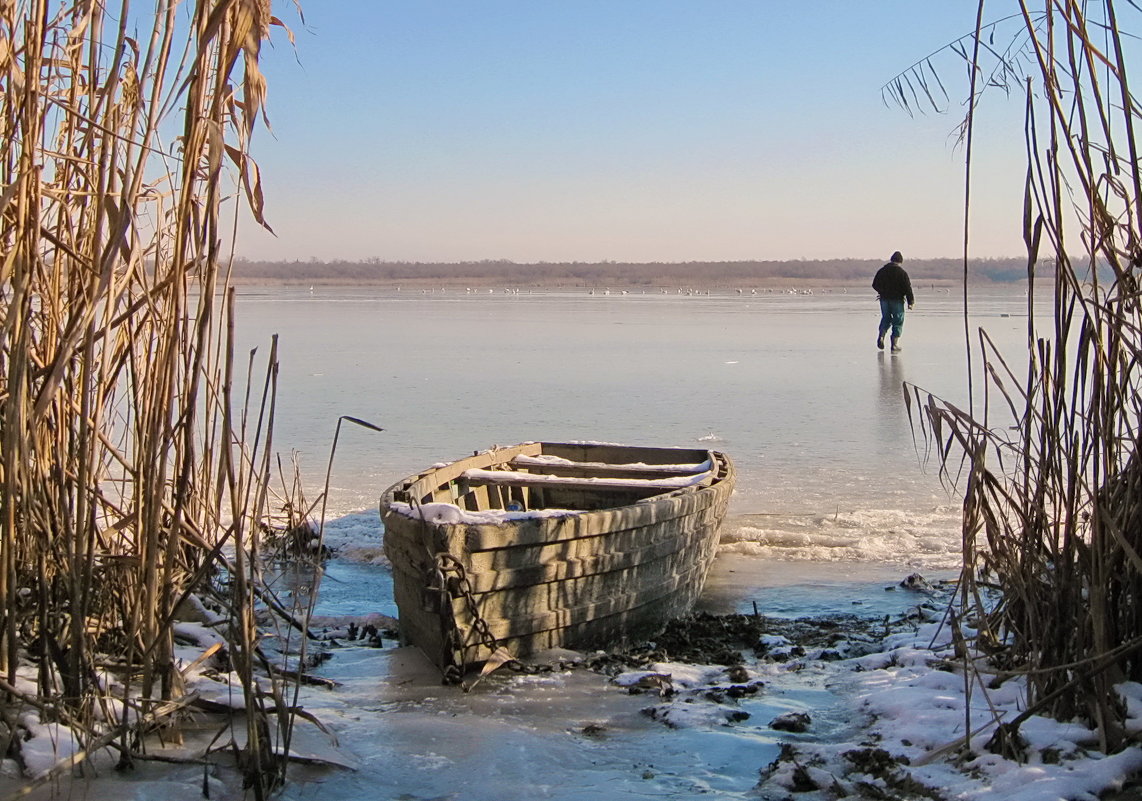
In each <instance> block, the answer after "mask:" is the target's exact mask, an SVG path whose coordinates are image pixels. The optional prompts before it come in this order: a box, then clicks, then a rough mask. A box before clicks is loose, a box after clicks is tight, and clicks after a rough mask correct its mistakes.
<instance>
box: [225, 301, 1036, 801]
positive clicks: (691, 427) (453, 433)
mask: <svg viewBox="0 0 1142 801" xmlns="http://www.w3.org/2000/svg"><path fill="white" fill-rule="evenodd" d="M916 289H917V306H916V309H915V310H913V311H912V312H910V313H909V315H908V318H907V322H906V325H905V335H904V338H903V340H902V344H903V346H904V349H903V351H902V352H901V353H898V354H891V353H888V352H883V351H878V350H877V349H876V347H875V344H874V341H875V336H876V325H877V322H878V315H879V311H878V304H877V303H876V299H875V296H874V295H873V293H872V292H871V290H863V289H849V290H847V291H846V290H843V289H835V290H833V291H824V290H820V289H817V290H815V291H814V292H813V294H788V293H782V292H776V291H771V292H765V291H762V290H759V291H758V293H757V294H753V293H751V291H750V290H745V291H744V292H742V293H738V292H736V291H732V290H731V291H725V290H722V291H720V292H719V291H711V292H710V293H709V294H704V293H694V294H689V293H679V292H677V291H673V290H672V291H669V292H667V293H662V292H661V291H660V290H648V291H647V292H646V293H642V292H637V291H636V292H631V293H630V294H621V293H619V292H611V293H610V294H603V292H602V291H601V290H597V291H596V292H595V293H594V294H589V293H588V292H587V291H586V290H584V291H581V292H571V291H561V292H540V291H528V290H526V289H524V290H521V291H519V292H518V293H517V292H515V291H508V290H503V289H501V290H495V291H492V292H488V291H487V290H486V289H485V290H480V291H478V292H465V291H464V290H459V291H456V290H449V291H446V292H445V291H441V290H436V291H432V292H422V291H421V290H419V289H418V290H413V291H409V290H407V289H406V290H404V291H397V290H394V289H372V288H358V287H353V288H327V287H317V288H315V289H313V290H310V289H308V288H286V289H277V288H275V289H253V288H249V289H245V290H243V291H242V292H241V293H240V295H239V310H238V311H239V320H240V324H241V337H242V340H243V343H244V344H245V345H248V346H250V347H253V346H261V347H263V348H264V347H265V346H266V345H268V342H269V337H270V336H271V335H272V334H275V333H276V334H279V335H280V343H279V352H280V359H281V372H280V381H279V388H280V396H279V400H278V411H277V422H276V426H275V441H276V443H277V447H278V448H279V449H289V448H292V449H295V450H296V451H297V452H298V458H299V462H300V464H301V468H302V471H303V474H304V475H305V476H306V480H307V484H308V486H309V490H308V492H309V495H310V497H311V499H313V498H316V497H317V494H318V493H319V491H320V486H321V481H322V479H323V477H324V474H325V469H326V463H327V460H328V459H329V455H330V448H331V444H332V439H333V435H334V430H335V427H336V425H337V420H338V418H339V417H340V416H342V415H350V416H353V417H358V418H361V419H364V420H367V421H369V422H371V423H373V424H375V425H378V426H381V427H383V428H384V429H385V430H384V431H383V432H381V433H377V432H373V431H369V430H366V429H363V428H359V427H356V426H353V425H351V424H346V425H344V426H343V428H342V430H341V436H340V439H339V442H338V446H337V449H336V454H335V459H334V462H333V470H332V480H331V486H330V496H329V512H330V513H329V520H328V522H327V524H326V529H325V533H326V540H327V542H328V543H329V544H331V545H332V546H333V547H334V548H335V549H336V550H337V553H338V555H337V557H336V558H334V559H333V560H332V562H331V563H330V564H329V569H328V572H327V575H326V578H325V580H324V582H323V586H322V587H321V589H320V594H319V603H318V610H317V611H318V613H319V614H322V615H327V616H330V617H331V618H333V619H336V618H339V617H361V616H364V615H367V614H371V613H376V612H380V613H383V614H388V615H395V614H396V610H395V608H394V606H393V604H392V601H391V590H390V584H389V579H388V571H387V568H386V566H385V564H384V560H383V556H382V555H381V547H380V544H381V537H382V532H381V528H380V524H379V522H378V520H377V513H376V498H377V497H378V496H379V494H380V493H381V491H382V490H383V489H384V488H385V487H387V486H388V485H389V484H391V483H393V482H395V481H397V480H399V479H400V478H402V477H404V476H406V475H409V474H412V473H414V472H418V471H420V470H421V469H423V468H425V467H427V466H429V465H432V464H434V463H437V462H441V461H448V460H451V459H454V458H457V457H459V456H461V455H465V454H467V453H469V452H471V451H473V450H477V449H482V448H486V447H488V446H491V445H493V444H505V445H506V444H512V443H515V442H520V441H526V440H542V439H551V440H602V441H612V442H623V443H631V444H649V445H667V446H668V445H677V446H684V447H694V446H698V445H708V446H709V447H711V448H716V449H719V450H723V451H726V452H727V453H729V454H730V456H731V457H732V458H733V459H734V460H735V462H736V464H737V468H738V477H739V478H738V482H739V483H738V488H737V491H736V493H735V496H734V498H733V500H732V502H731V509H730V519H729V520H728V521H727V524H726V526H725V529H724V532H723V541H722V546H721V550H720V552H719V556H718V560H717V563H716V565H715V568H714V575H713V576H712V577H711V580H710V583H709V586H708V588H707V593H706V596H705V597H704V598H703V599H702V602H701V604H702V606H703V607H704V608H707V609H711V610H715V611H721V612H726V611H734V610H737V611H752V609H753V608H754V606H755V605H756V607H757V608H758V609H760V610H761V611H762V612H763V613H764V614H767V615H777V616H791V617H792V616H802V615H809V614H820V613H835V612H838V611H844V612H851V611H857V612H858V613H861V614H867V615H870V616H876V617H883V616H884V615H891V614H897V613H899V612H901V611H903V610H904V609H906V608H907V607H908V605H909V604H914V603H915V602H916V601H915V599H914V598H909V597H905V596H906V595H907V594H905V593H899V592H896V593H886V592H884V588H885V586H893V585H895V583H896V582H897V581H899V580H900V579H901V578H903V577H904V576H906V575H908V574H910V573H913V572H920V573H922V574H924V575H925V576H928V577H933V578H938V577H942V576H945V575H951V574H953V573H954V571H955V569H956V567H957V565H958V555H959V537H958V522H959V520H958V508H959V506H958V499H957V496H956V494H955V490H954V487H950V485H949V484H948V482H946V481H945V482H942V481H941V480H940V476H939V470H938V465H937V464H936V463H935V462H927V461H926V459H925V455H924V454H925V450H926V448H925V444H924V440H923V436H922V434H921V433H920V431H919V429H918V428H917V426H916V424H915V420H916V417H915V415H916V408H915V406H913V407H912V408H911V412H910V410H909V406H908V405H907V404H906V403H905V400H904V398H905V392H904V389H903V387H904V386H905V385H906V384H907V385H911V386H917V387H921V388H923V390H926V391H931V392H933V393H935V394H936V395H938V396H940V397H941V398H943V399H945V400H947V401H950V402H953V403H956V404H957V405H959V406H961V407H963V408H966V407H967V405H968V390H967V383H968V382H967V373H968V369H967V356H966V347H965V325H964V319H963V312H962V296H961V294H960V291H959V290H952V291H950V292H949V291H948V290H944V289H938V288H932V287H924V286H917V287H916ZM981 326H982V327H984V328H985V329H986V330H987V332H988V334H989V335H990V336H991V337H992V338H993V339H994V340H995V341H996V343H997V344H998V345H999V347H1000V348H1001V350H1003V352H1005V353H1007V354H1010V355H1011V359H1012V363H1013V365H1020V364H1022V363H1023V360H1022V356H1021V354H1023V353H1025V352H1026V344H1025V343H1026V337H1027V298H1026V296H1025V293H1024V291H1023V290H1022V289H1017V288H998V289H987V290H978V291H973V293H972V300H971V315H970V318H969V323H968V328H969V330H970V331H971V336H972V341H973V342H975V341H976V336H977V335H976V330H977V329H978V328H979V327H981ZM262 352H263V353H264V352H265V351H264V350H263V351H262ZM973 360H974V362H975V365H974V366H975V370H976V371H977V372H978V371H979V356H978V354H977V355H975V356H973ZM1016 369H1017V370H1018V367H1016ZM979 380H980V379H979V378H978V377H977V379H976V381H977V389H976V394H977V395H979V394H981V393H980V390H979V387H980V384H979V383H978V382H979ZM980 403H981V400H980V398H978V397H977V398H976V405H977V407H979V405H980ZM387 645H391V643H390V644H387ZM323 670H324V672H325V674H326V675H328V676H330V677H331V678H334V679H336V680H338V681H340V682H341V683H342V686H341V688H340V689H339V690H337V691H333V692H326V693H324V694H320V693H319V694H316V695H312V696H311V697H309V699H308V700H307V703H306V708H307V709H309V710H310V711H311V712H313V713H315V714H316V715H318V717H320V718H322V719H323V720H324V721H325V722H326V723H327V724H328V725H330V726H331V727H332V729H333V730H335V731H337V732H338V736H339V738H340V739H339V742H340V747H339V750H338V753H339V754H340V757H338V758H340V759H343V760H345V761H346V762H348V763H350V764H352V765H353V767H354V769H353V770H345V771H340V772H338V771H334V772H332V773H329V772H323V771H322V770H316V771H312V772H307V769H303V771H302V773H301V774H299V776H298V778H299V779H303V780H301V781H298V782H297V783H296V784H294V785H293V786H292V787H291V788H290V789H289V790H288V791H287V794H286V797H287V798H290V799H307V798H323V799H326V798H403V799H437V798H448V799H485V798H488V799H490V798H496V799H516V798H518V799H535V798H557V799H577V798H599V797H608V798H698V797H702V798H710V797H718V798H739V797H749V796H750V793H751V788H753V786H754V784H755V783H756V781H757V772H758V770H759V769H760V768H762V767H764V765H765V764H767V763H768V762H770V761H771V760H772V759H773V758H774V757H776V755H777V751H778V747H779V746H778V743H779V742H780V740H781V739H782V737H784V738H785V739H788V735H787V734H785V735H782V733H779V732H774V731H772V730H771V729H770V728H769V727H768V725H767V724H768V721H770V720H771V719H772V718H773V717H775V716H776V715H778V714H780V713H782V712H785V711H791V710H794V711H795V710H806V711H808V710H812V711H813V714H814V716H815V721H816V723H815V726H817V727H824V729H826V730H832V731H834V732H836V733H837V734H838V736H839V734H840V733H841V732H842V731H843V730H844V729H845V727H846V726H848V725H850V723H851V721H850V720H848V718H846V717H845V714H846V713H845V712H844V711H843V710H844V705H843V703H840V702H839V701H838V699H837V698H836V697H835V696H834V695H833V691H832V689H831V685H830V683H829V680H828V678H827V676H826V674H824V673H821V674H818V673H816V672H815V671H814V670H812V669H810V670H806V671H803V672H801V673H796V674H785V675H784V676H783V677H782V678H780V679H777V678H774V679H773V684H771V685H770V687H769V689H768V690H767V692H766V693H765V694H764V697H758V698H756V699H753V700H751V701H749V703H748V704H745V705H744V706H745V707H748V711H749V714H750V718H749V720H747V721H745V722H744V723H736V724H734V725H728V724H727V722H726V721H725V720H724V719H708V720H707V719H702V718H701V717H696V718H694V719H692V720H689V721H688V722H686V723H685V724H684V725H682V726H680V727H679V728H676V729H672V728H669V727H667V726H665V725H663V724H662V723H661V722H657V721H654V720H651V719H649V718H648V717H647V716H646V715H645V714H640V711H641V709H643V708H645V707H646V705H647V701H646V699H645V697H641V696H631V695H627V694H625V693H622V692H617V691H616V690H615V688H614V687H612V686H609V685H608V684H607V683H606V681H605V680H604V679H603V678H601V677H599V676H595V675H593V674H585V673H581V672H574V673H570V674H554V675H550V676H545V677H534V678H528V677H522V676H517V675H509V676H505V677H493V679H491V680H489V681H488V682H487V683H486V684H483V685H480V686H479V687H478V688H477V689H476V690H475V691H474V692H472V693H468V694H463V693H460V692H459V691H458V690H455V689H452V688H442V687H440V686H439V685H438V683H437V677H436V676H435V675H433V674H432V673H431V672H430V671H429V670H427V669H426V667H425V666H424V664H423V663H422V662H420V661H419V660H418V658H417V655H416V654H415V653H413V652H410V650H409V649H395V648H391V647H386V648H384V649H381V650H377V649H366V648H360V647H348V648H345V649H343V650H341V651H336V652H335V653H334V656H333V658H332V659H331V660H329V661H328V662H327V663H326V664H325V666H324V668H323ZM596 727H597V730H598V731H601V732H604V733H605V734H603V735H602V736H595V735H590V736H589V735H587V734H584V732H586V731H592V732H593V731H596Z"/></svg>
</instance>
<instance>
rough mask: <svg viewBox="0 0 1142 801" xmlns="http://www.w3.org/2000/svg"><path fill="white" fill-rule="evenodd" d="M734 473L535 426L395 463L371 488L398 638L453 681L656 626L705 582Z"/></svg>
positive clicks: (682, 452)
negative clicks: (492, 442)
mask: <svg viewBox="0 0 1142 801" xmlns="http://www.w3.org/2000/svg"><path fill="white" fill-rule="evenodd" d="M734 479H735V473H734V466H733V463H732V462H731V461H730V459H729V458H728V457H727V456H726V455H725V454H722V453H718V452H716V451H707V450H688V449H676V448H643V447H630V446H624V445H606V444H593V443H547V442H544V443H540V442H530V443H525V444H522V445H516V446H513V447H507V448H500V447H496V448H493V449H491V450H488V451H481V452H477V453H476V454H475V455H473V456H471V457H468V458H466V459H461V460H459V461H456V462H452V463H450V464H447V465H439V466H436V467H433V468H432V469H430V470H428V471H426V472H424V473H420V474H419V475H415V476H411V477H409V478H406V479H404V480H403V481H400V482H398V483H397V484H395V485H393V486H392V487H390V488H389V489H388V490H386V491H385V493H384V495H383V496H382V497H381V502H380V510H381V517H382V519H383V521H384V524H385V535H384V546H385V553H386V555H387V556H388V558H389V561H390V562H391V563H392V566H393V583H394V592H395V596H396V603H397V608H398V610H399V614H400V633H401V639H402V641H403V642H404V643H406V644H412V645H416V646H418V647H419V648H420V649H421V650H422V651H423V652H424V653H425V654H426V655H427V656H428V657H429V659H430V660H432V662H434V663H435V664H436V665H437V666H438V667H439V668H440V670H441V671H442V672H443V673H444V677H445V679H446V680H448V681H459V680H460V679H461V678H462V676H463V674H464V673H465V672H466V671H468V670H469V669H471V668H473V667H476V666H478V665H480V664H482V663H485V662H488V663H491V662H495V663H497V664H498V663H499V662H502V661H504V660H506V659H508V658H509V657H511V658H518V657H523V656H526V655H528V654H530V653H534V652H536V651H542V650H545V649H548V648H556V647H562V648H572V649H579V650H585V649H596V648H605V647H608V646H612V645H619V644H622V643H625V642H635V641H638V640H639V639H645V638H647V637H650V636H653V634H655V633H656V632H657V631H659V630H661V628H662V627H663V626H664V625H665V624H666V623H667V622H668V621H669V620H670V619H672V618H675V617H678V616H680V615H682V614H685V613H686V612H687V611H688V610H689V609H690V607H691V606H692V604H693V603H694V601H695V600H696V599H697V598H698V596H699V594H701V592H702V587H703V585H704V584H705V581H706V574H707V572H708V571H709V568H710V565H711V564H712V562H713V559H714V554H715V551H716V548H717V541H718V529H719V526H720V525H721V522H722V519H723V517H724V516H725V513H726V508H727V506H728V504H729V498H730V494H731V493H732V492H733V487H734Z"/></svg>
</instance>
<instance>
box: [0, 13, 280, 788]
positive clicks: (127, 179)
mask: <svg viewBox="0 0 1142 801" xmlns="http://www.w3.org/2000/svg"><path fill="white" fill-rule="evenodd" d="M271 25H280V22H279V21H278V20H276V19H274V18H272V17H271V16H270V15H269V4H268V3H266V2H259V1H258V0H209V1H208V2H201V3H195V4H188V5H180V4H177V3H170V4H168V3H156V4H155V5H154V7H153V9H152V11H151V12H150V15H149V16H148V15H147V14H146V13H144V12H141V11H140V10H138V9H135V8H132V7H131V5H130V4H129V3H128V2H126V0H123V2H120V3H119V4H100V3H91V2H48V0H19V1H17V0H0V92H2V100H3V102H2V103H0V187H3V190H2V192H0V218H2V229H0V448H2V453H0V678H2V679H3V680H4V688H5V689H6V690H7V692H6V693H5V695H4V696H3V698H0V704H3V702H4V701H5V700H6V701H7V702H8V703H12V702H14V701H17V700H32V701H35V702H38V703H40V704H41V705H42V707H43V709H44V712H43V714H45V715H51V714H54V715H58V716H59V717H60V718H61V719H63V720H65V721H68V722H69V723H72V724H73V725H74V726H75V727H76V728H77V730H79V731H86V732H88V733H89V735H90V744H91V745H94V744H96V743H100V742H103V741H104V740H113V741H115V740H117V742H118V747H119V748H120V750H121V753H122V754H123V755H124V760H129V759H131V758H133V756H135V755H137V747H138V741H137V738H136V736H135V735H136V733H137V732H138V731H139V730H140V729H141V728H142V727H144V726H150V725H152V724H153V723H154V722H155V721H156V720H159V719H160V718H161V720H162V721H163V722H165V724H166V725H168V726H173V723H172V721H173V718H172V717H171V713H172V712H173V711H174V710H175V709H177V708H178V707H179V705H180V702H181V700H182V698H183V686H182V674H181V673H180V671H179V669H178V667H177V665H176V663H175V659H174V652H173V646H174V641H173V636H172V627H171V622H172V620H173V617H174V615H175V610H176V608H177V607H178V604H179V603H180V602H181V601H182V600H183V599H185V598H186V597H187V596H188V595H189V594H190V593H192V592H194V591H195V590H197V589H199V588H200V587H201V586H202V585H203V583H204V581H205V580H206V579H207V578H209V577H210V576H211V575H212V574H214V573H216V572H217V571H218V570H219V569H229V570H230V571H232V572H231V574H230V575H231V578H232V579H233V584H232V586H231V588H230V591H229V594H228V595H227V596H226V597H225V598H223V600H224V601H225V603H226V604H227V605H228V606H229V607H230V612H231V613H232V615H233V617H234V620H235V625H234V630H233V631H232V632H231V633H230V635H229V638H230V642H231V646H230V653H229V659H230V661H231V664H232V666H233V667H234V668H235V670H236V671H237V672H238V673H239V674H240V675H241V676H242V678H243V682H244V685H245V692H246V695H247V699H246V700H247V704H248V707H249V708H250V709H262V710H263V711H265V710H268V709H271V708H275V707H276V708H277V709H279V710H284V709H285V705H284V704H282V703H280V698H273V697H270V698H269V700H268V701H267V700H266V698H265V697H264V694H263V692H262V691H261V690H260V689H259V688H258V686H257V684H256V681H255V677H254V670H255V666H256V662H257V656H256V641H257V634H256V632H255V629H254V620H253V612H254V603H255V598H256V595H257V590H256V587H255V586H253V585H254V584H255V583H256V569H255V568H254V567H253V566H252V564H253V562H252V560H253V561H256V558H257V532H258V530H259V529H258V527H259V525H260V523H261V520H262V519H263V517H264V516H265V514H266V511H267V503H268V499H267V487H268V485H269V479H270V466H271V465H270V458H269V454H270V446H271V441H270V432H271V431H272V418H273V399H274V396H275V393H274V389H275V387H274V384H275V376H276V348H275V349H274V350H271V353H270V355H269V358H268V359H267V361H266V363H265V368H264V369H265V371H266V379H265V386H264V389H263V392H262V394H261V397H258V398H255V399H253V400H251V399H250V398H248V397H246V398H242V397H234V387H235V385H236V383H237V384H240V383H241V382H242V380H243V377H242V376H241V375H238V376H236V375H235V372H236V367H235V363H234V358H233V347H234V297H233V294H232V293H231V292H229V291H228V290H227V273H228V266H227V265H228V260H229V258H230V254H228V253H227V252H226V251H225V250H224V245H223V243H224V241H225V240H226V232H225V229H224V224H225V223H224V221H225V219H226V218H227V216H226V214H225V213H224V207H225V206H226V205H227V204H231V205H232V204H233V199H232V198H231V197H229V195H230V194H233V191H234V189H240V191H241V192H242V194H243V195H244V196H245V199H246V204H247V205H248V206H249V208H250V209H251V211H252V212H253V215H254V217H255V219H257V220H259V221H262V222H263V223H264V220H263V217H262V214H263V201H262V193H261V186H260V179H259V174H258V170H257V167H256V165H255V164H254V162H253V161H252V160H251V158H250V157H249V155H248V148H249V144H250V137H251V134H252V132H253V130H254V128H255V125H256V122H257V120H258V118H259V115H260V114H261V113H262V110H263V107H264V103H265V96H266V82H265V79H264V77H263V76H262V74H261V72H260V71H259V69H258V56H259V48H260V46H261V43H262V41H263V39H264V38H265V37H266V36H267V35H268V32H269V30H270V26H271ZM136 29H138V30H141V31H143V33H144V35H145V38H144V37H139V38H138V39H136V38H133V33H132V31H134V30H136ZM259 369H261V368H259ZM250 378H251V376H247V377H246V379H245V380H246V381H247V383H249V382H250V381H249V379H250ZM251 411H253V412H256V417H255V419H250V414H251ZM224 550H227V551H230V552H232V553H233V554H234V557H233V558H234V561H233V563H232V564H230V563H228V562H227V561H226V560H224V559H223V558H222V555H221V554H222V553H223V551H224ZM223 566H226V567H223ZM108 654H114V655H116V657H117V659H116V672H117V673H118V674H119V675H120V676H122V677H125V678H127V679H131V680H126V681H124V686H125V687H127V688H128V689H126V690H123V691H122V694H121V697H120V698H119V700H120V701H121V702H122V703H123V705H124V706H123V708H124V709H126V710H127V712H126V713H125V714H124V715H122V716H120V715H119V714H118V713H116V712H115V709H116V707H115V705H114V704H112V703H110V700H111V699H110V698H109V694H110V692H111V691H110V690H109V688H108V686H107V683H106V682H105V681H104V680H103V678H102V673H101V665H102V664H104V663H105V662H106V660H107V655H108ZM29 659H32V660H35V661H36V662H37V664H38V665H39V672H38V681H37V685H36V687H35V690H34V692H32V691H28V690H21V689H18V688H17V685H18V681H17V673H16V671H17V668H18V667H19V666H20V665H21V664H22V663H24V662H25V661H26V660H29ZM275 686H276V685H275ZM271 695H272V693H271ZM269 717H270V716H269V715H268V714H262V715H250V716H249V721H250V723H249V732H248V741H249V746H248V748H247V750H246V759H247V763H248V765H249V771H248V778H249V781H250V782H251V784H252V786H253V787H254V792H255V795H256V797H259V798H261V797H264V795H265V794H266V793H268V792H269V790H270V789H271V788H272V787H273V785H274V783H275V782H276V781H278V780H279V779H280V773H281V770H280V769H279V766H278V764H277V762H276V760H277V758H276V757H274V756H273V754H272V753H271V750H270V747H269V743H268V742H267V738H268V729H269V726H270V724H268V723H267V720H268V719H269ZM278 717H279V718H282V717H284V716H281V715H279V716H278ZM166 736H168V737H171V736H176V729H174V728H171V729H170V731H168V733H167V735H166Z"/></svg>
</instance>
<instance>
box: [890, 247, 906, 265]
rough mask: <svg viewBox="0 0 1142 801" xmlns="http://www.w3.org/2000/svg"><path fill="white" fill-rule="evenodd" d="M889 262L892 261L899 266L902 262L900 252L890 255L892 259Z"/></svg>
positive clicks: (902, 258)
mask: <svg viewBox="0 0 1142 801" xmlns="http://www.w3.org/2000/svg"><path fill="white" fill-rule="evenodd" d="M890 261H894V262H896V263H897V264H900V263H902V262H903V261H904V257H903V256H901V255H900V251H899V250H898V251H896V252H895V253H893V254H892V258H891V259H890Z"/></svg>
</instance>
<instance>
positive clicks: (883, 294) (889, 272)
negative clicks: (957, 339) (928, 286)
mask: <svg viewBox="0 0 1142 801" xmlns="http://www.w3.org/2000/svg"><path fill="white" fill-rule="evenodd" d="M903 262H904V257H903V256H901V255H900V251H899V250H898V251H896V252H895V253H893V254H892V258H891V259H890V260H889V262H888V264H886V265H884V266H883V267H881V268H880V269H879V270H877V271H876V277H875V278H873V279H872V288H873V289H875V290H876V292H877V294H878V295H879V296H880V333H879V334H877V336H876V346H877V347H878V348H880V349H881V350H884V335H885V334H887V333H888V329H889V328H891V329H892V352H893V353H898V352H899V351H900V335H901V333H903V331H904V302H905V301H907V302H908V308H909V309H911V308H912V304H913V303H914V302H915V298H914V297H913V296H912V282H911V281H910V280H908V273H906V272H904V268H903V267H901V266H900V265H901V264H902V263H903Z"/></svg>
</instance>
